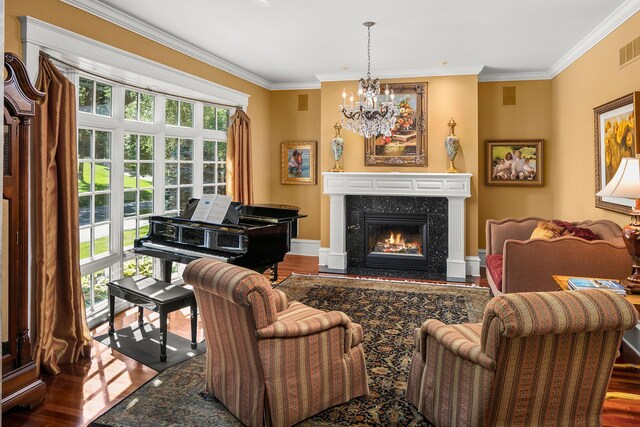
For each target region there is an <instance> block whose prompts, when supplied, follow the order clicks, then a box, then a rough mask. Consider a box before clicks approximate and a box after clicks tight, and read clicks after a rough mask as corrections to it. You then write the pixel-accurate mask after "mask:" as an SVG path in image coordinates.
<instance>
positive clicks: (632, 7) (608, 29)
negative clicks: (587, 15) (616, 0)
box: [549, 0, 640, 78]
mask: <svg viewBox="0 0 640 427" xmlns="http://www.w3.org/2000/svg"><path fill="white" fill-rule="evenodd" d="M638 11H640V0H626V1H625V2H624V3H622V4H621V5H620V6H619V7H618V8H617V9H616V10H614V11H613V12H612V13H611V15H609V16H607V17H606V18H605V20H604V21H602V22H601V23H600V24H598V26H597V27H596V28H594V29H593V30H592V31H591V32H590V33H589V34H587V35H586V37H585V38H583V39H582V40H580V42H578V44H577V45H575V46H574V47H573V49H571V50H570V51H569V52H567V53H566V54H565V55H564V56H563V57H562V58H560V60H559V61H558V62H556V63H555V64H553V65H552V66H551V67H550V68H549V74H550V75H551V78H553V77H555V76H557V75H558V74H560V73H561V72H562V71H563V70H564V69H565V68H567V67H568V66H569V65H571V64H573V63H574V62H575V61H576V60H577V59H578V58H580V57H581V56H582V55H584V54H585V53H587V51H588V50H589V49H591V48H592V47H594V46H595V45H596V44H598V43H599V42H601V41H602V40H603V39H604V38H605V37H607V36H608V35H609V34H611V33H612V32H613V30H615V29H616V28H618V27H619V26H620V25H622V24H623V23H624V22H625V21H626V20H627V19H629V18H631V17H632V16H633V15H634V14H636V13H637V12H638Z"/></svg>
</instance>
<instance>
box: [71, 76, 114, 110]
mask: <svg viewBox="0 0 640 427" xmlns="http://www.w3.org/2000/svg"><path fill="white" fill-rule="evenodd" d="M112 90H113V87H112V86H111V85H109V84H107V83H101V82H97V81H94V80H90V79H87V78H84V77H80V79H79V85H78V110H79V111H81V112H83V113H90V114H96V115H99V116H111V94H112Z"/></svg>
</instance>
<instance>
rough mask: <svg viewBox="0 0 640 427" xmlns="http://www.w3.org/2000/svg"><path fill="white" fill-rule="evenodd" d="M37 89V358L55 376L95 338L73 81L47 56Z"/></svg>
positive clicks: (87, 349) (43, 59) (40, 365)
mask: <svg viewBox="0 0 640 427" xmlns="http://www.w3.org/2000/svg"><path fill="white" fill-rule="evenodd" d="M36 87H37V88H38V90H39V91H41V92H44V93H45V94H46V96H45V98H44V100H43V102H42V103H41V104H40V105H38V106H37V107H36V115H35V121H34V126H33V131H34V139H35V161H34V162H33V168H34V173H35V206H34V209H35V232H36V240H35V265H36V276H35V294H36V303H35V304H36V309H35V315H36V328H37V330H36V342H35V349H34V359H35V361H36V363H37V364H38V366H39V367H41V368H43V369H44V370H45V371H46V372H48V373H51V374H58V373H59V372H60V366H59V364H61V363H75V362H77V361H78V359H79V358H80V356H83V355H85V354H86V355H87V356H88V355H89V354H90V351H91V350H90V349H91V347H90V342H91V337H90V335H89V328H88V326H87V319H86V313H85V307H84V298H83V296H82V286H81V284H80V245H79V232H78V225H79V224H78V222H79V219H78V177H77V173H78V164H77V163H78V160H77V159H78V153H77V146H76V96H75V88H74V86H73V84H72V83H71V82H70V81H69V80H67V79H66V78H65V77H64V76H63V75H62V73H60V71H59V70H58V69H57V68H56V67H55V66H54V65H53V64H52V63H51V61H50V60H49V59H47V58H45V57H44V56H41V57H40V68H39V75H38V81H37V82H36Z"/></svg>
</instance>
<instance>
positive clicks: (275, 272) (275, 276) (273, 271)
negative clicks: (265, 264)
mask: <svg viewBox="0 0 640 427" xmlns="http://www.w3.org/2000/svg"><path fill="white" fill-rule="evenodd" d="M269 276H270V277H269V278H270V279H271V284H272V285H275V284H277V283H278V263H277V262H276V263H275V264H273V265H272V266H271V274H270V275H269Z"/></svg>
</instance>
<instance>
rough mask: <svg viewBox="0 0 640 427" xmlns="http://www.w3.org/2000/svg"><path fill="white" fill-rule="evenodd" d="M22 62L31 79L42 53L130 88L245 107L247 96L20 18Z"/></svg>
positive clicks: (23, 17)
mask: <svg viewBox="0 0 640 427" xmlns="http://www.w3.org/2000/svg"><path fill="white" fill-rule="evenodd" d="M18 20H19V21H20V27H21V28H20V33H21V34H20V35H21V39H22V42H23V60H24V61H25V63H26V65H27V69H28V70H29V72H30V75H32V76H36V75H37V74H38V72H37V70H38V57H39V53H40V51H41V50H44V51H46V52H47V53H48V54H50V55H51V56H52V57H53V58H54V59H60V60H63V61H65V62H68V63H70V64H72V65H73V66H77V67H80V68H82V69H85V70H87V71H89V72H95V73H97V74H98V75H105V76H111V77H114V78H117V79H119V80H122V81H124V82H126V83H129V84H135V85H141V86H150V87H151V86H155V87H156V88H159V89H160V90H163V91H167V92H170V93H175V94H176V95H178V96H180V95H183V96H194V97H198V98H202V99H206V100H208V101H210V102H213V103H216V102H221V103H225V104H233V105H241V106H247V105H248V103H249V95H248V94H245V93H243V92H240V91H237V90H235V89H231V88H228V87H225V86H222V85H220V84H218V83H215V82H212V81H209V80H206V79H203V78H201V77H198V76H194V75H192V74H189V73H185V72H184V71H181V70H177V69H174V68H170V67H167V66H166V65H164V64H161V63H159V62H155V61H152V60H150V59H148V58H145V57H142V56H139V55H136V54H133V53H131V52H128V51H125V50H122V49H119V48H117V47H115V46H111V45H109V44H106V43H102V42H100V41H97V40H94V39H92V38H89V37H85V36H82V35H79V34H75V33H73V32H71V31H69V30H66V29H64V28H60V27H57V26H55V25H52V24H49V23H48V22H44V21H40V20H38V19H35V18H32V17H30V16H19V17H18Z"/></svg>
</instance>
